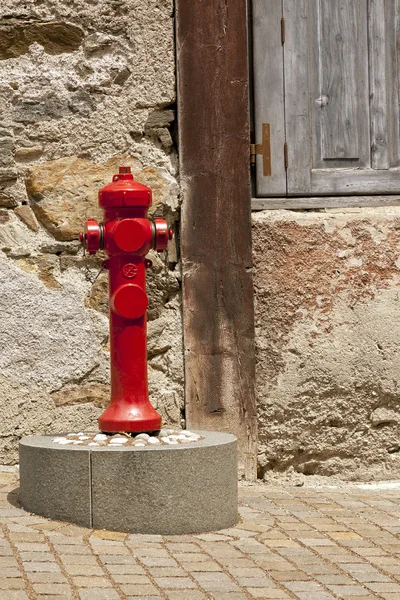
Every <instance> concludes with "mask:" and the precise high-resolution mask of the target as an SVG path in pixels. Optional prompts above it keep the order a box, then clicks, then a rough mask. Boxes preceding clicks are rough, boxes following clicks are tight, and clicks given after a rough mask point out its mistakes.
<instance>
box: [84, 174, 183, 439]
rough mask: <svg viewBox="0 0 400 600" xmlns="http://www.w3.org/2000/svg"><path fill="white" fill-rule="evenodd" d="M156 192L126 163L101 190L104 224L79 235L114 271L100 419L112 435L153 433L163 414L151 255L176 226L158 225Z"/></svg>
mask: <svg viewBox="0 0 400 600" xmlns="http://www.w3.org/2000/svg"><path fill="white" fill-rule="evenodd" d="M151 196H152V195H151V190H150V189H149V188H148V187H146V186H145V185H142V184H140V183H137V182H135V181H134V179H133V175H132V173H131V169H130V167H120V169H119V173H118V174H117V175H114V176H113V178H112V183H110V184H109V185H106V186H105V187H104V188H102V189H101V190H100V191H99V206H101V207H102V208H103V209H104V222H103V223H98V222H97V221H95V220H94V219H88V220H87V222H86V224H85V230H84V233H81V234H80V235H79V239H80V240H81V242H82V243H83V244H84V246H85V248H86V250H87V251H88V253H89V254H96V252H98V250H100V249H104V251H105V252H106V254H107V260H106V261H105V263H106V268H107V269H108V273H109V308H110V361H111V401H110V404H109V406H108V407H107V408H106V410H105V411H104V413H103V414H102V415H101V416H100V418H99V426H100V429H101V430H102V431H106V432H109V433H113V432H119V431H126V432H152V431H157V430H159V429H161V416H160V415H159V414H158V412H157V411H156V410H155V409H154V408H153V407H152V405H151V404H150V401H149V397H148V385H147V348H146V345H147V344H146V342H147V340H146V310H147V306H148V298H147V294H146V269H149V268H150V267H151V266H152V262H151V260H149V259H147V258H146V254H147V253H148V252H149V250H150V249H151V248H153V249H155V250H156V251H157V252H162V251H163V250H166V248H167V245H168V241H169V240H170V239H171V238H172V236H173V233H172V230H171V229H169V228H168V224H167V222H166V221H165V220H164V219H159V218H157V219H155V220H154V223H152V222H151V221H150V220H149V219H148V217H147V212H148V209H149V207H150V206H151V202H152V198H151Z"/></svg>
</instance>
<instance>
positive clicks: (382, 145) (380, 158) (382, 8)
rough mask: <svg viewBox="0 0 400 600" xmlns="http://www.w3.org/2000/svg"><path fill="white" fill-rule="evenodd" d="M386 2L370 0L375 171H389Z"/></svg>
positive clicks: (372, 144) (372, 151) (372, 145)
mask: <svg viewBox="0 0 400 600" xmlns="http://www.w3.org/2000/svg"><path fill="white" fill-rule="evenodd" d="M391 2H393V0H391ZM386 6H387V2H386V1H385V0H370V1H369V4H368V11H369V14H368V23H369V60H370V107H371V159H372V168H373V169H389V167H390V161H389V143H388V116H389V115H388V98H387V90H388V77H387V67H388V66H389V65H388V61H387V58H388V57H387V55H386V48H387V45H386V33H387V32H386V18H385V17H386Z"/></svg>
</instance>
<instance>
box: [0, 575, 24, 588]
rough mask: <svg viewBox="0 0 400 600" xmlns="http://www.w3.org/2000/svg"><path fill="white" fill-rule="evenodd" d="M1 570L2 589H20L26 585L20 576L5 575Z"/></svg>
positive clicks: (0, 582)
mask: <svg viewBox="0 0 400 600" xmlns="http://www.w3.org/2000/svg"><path fill="white" fill-rule="evenodd" d="M2 575H3V573H1V572H0V590H19V589H21V588H24V587H25V582H24V581H23V579H20V578H19V577H3V576H2Z"/></svg>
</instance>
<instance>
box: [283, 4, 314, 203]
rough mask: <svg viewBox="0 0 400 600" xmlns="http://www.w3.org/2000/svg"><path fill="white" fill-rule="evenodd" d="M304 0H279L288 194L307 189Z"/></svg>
mask: <svg viewBox="0 0 400 600" xmlns="http://www.w3.org/2000/svg"><path fill="white" fill-rule="evenodd" d="M307 5H308V0H283V15H284V18H285V31H286V35H285V44H284V65H285V118H286V139H287V142H288V170H287V188H288V194H292V193H300V194H307V193H309V192H310V190H311V181H310V174H311V125H310V108H309V95H310V92H309V77H308V39H309V33H308V7H307Z"/></svg>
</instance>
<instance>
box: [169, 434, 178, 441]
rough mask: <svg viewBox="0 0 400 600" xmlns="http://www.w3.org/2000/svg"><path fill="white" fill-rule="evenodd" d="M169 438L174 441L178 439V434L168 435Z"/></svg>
mask: <svg viewBox="0 0 400 600" xmlns="http://www.w3.org/2000/svg"><path fill="white" fill-rule="evenodd" d="M169 439H170V440H171V441H176V440H178V439H179V436H178V435H170V436H169Z"/></svg>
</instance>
